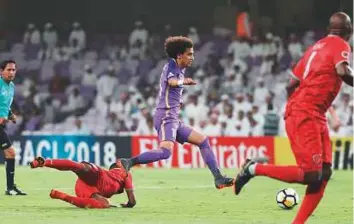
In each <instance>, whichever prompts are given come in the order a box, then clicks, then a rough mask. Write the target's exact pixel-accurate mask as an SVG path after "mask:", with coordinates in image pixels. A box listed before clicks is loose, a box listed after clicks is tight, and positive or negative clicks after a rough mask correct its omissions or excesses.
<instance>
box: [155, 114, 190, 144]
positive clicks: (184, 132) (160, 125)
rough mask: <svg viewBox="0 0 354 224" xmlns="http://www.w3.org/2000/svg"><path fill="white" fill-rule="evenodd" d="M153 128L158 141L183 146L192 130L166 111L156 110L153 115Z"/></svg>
mask: <svg viewBox="0 0 354 224" xmlns="http://www.w3.org/2000/svg"><path fill="white" fill-rule="evenodd" d="M154 127H155V130H156V131H157V134H158V137H159V141H160V142H161V141H172V142H176V141H177V142H178V143H180V144H183V143H185V142H187V140H188V137H189V135H190V134H191V133H192V128H191V127H189V126H187V125H185V124H184V123H183V122H182V121H180V120H179V119H178V118H177V116H173V115H171V114H170V113H168V112H167V111H166V110H157V111H156V113H155V115H154Z"/></svg>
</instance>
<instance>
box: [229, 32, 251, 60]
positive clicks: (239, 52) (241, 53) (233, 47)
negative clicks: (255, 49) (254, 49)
mask: <svg viewBox="0 0 354 224" xmlns="http://www.w3.org/2000/svg"><path fill="white" fill-rule="evenodd" d="M227 52H228V53H231V54H233V55H234V59H236V58H239V59H245V58H246V57H248V56H250V55H251V47H250V45H249V43H248V41H247V40H246V39H245V38H240V37H235V38H234V41H232V43H231V44H230V45H229V47H228V50H227Z"/></svg>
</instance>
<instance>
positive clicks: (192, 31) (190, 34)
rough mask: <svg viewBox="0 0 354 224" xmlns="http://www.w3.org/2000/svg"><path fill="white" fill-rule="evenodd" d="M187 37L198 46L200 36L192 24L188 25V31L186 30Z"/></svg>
mask: <svg viewBox="0 0 354 224" xmlns="http://www.w3.org/2000/svg"><path fill="white" fill-rule="evenodd" d="M187 37H188V38H189V39H191V40H192V41H193V44H194V45H195V46H199V44H200V37H199V34H198V32H197V29H196V28H195V27H193V26H191V27H189V32H188V35H187Z"/></svg>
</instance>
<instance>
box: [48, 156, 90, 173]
mask: <svg viewBox="0 0 354 224" xmlns="http://www.w3.org/2000/svg"><path fill="white" fill-rule="evenodd" d="M44 166H46V167H51V168H54V169H57V170H71V171H74V172H75V171H80V170H82V169H84V164H82V163H77V162H73V161H71V160H66V159H47V160H45V162H44Z"/></svg>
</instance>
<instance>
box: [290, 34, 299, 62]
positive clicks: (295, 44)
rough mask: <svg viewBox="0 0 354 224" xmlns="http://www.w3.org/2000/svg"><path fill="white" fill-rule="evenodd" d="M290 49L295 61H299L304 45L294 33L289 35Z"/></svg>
mask: <svg viewBox="0 0 354 224" xmlns="http://www.w3.org/2000/svg"><path fill="white" fill-rule="evenodd" d="M288 49H289V52H290V55H291V57H292V59H293V61H298V60H299V59H300V58H301V57H302V55H303V51H302V45H301V43H300V42H299V40H298V39H297V37H296V35H295V34H294V33H292V34H290V36H289V45H288Z"/></svg>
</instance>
